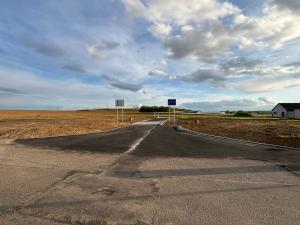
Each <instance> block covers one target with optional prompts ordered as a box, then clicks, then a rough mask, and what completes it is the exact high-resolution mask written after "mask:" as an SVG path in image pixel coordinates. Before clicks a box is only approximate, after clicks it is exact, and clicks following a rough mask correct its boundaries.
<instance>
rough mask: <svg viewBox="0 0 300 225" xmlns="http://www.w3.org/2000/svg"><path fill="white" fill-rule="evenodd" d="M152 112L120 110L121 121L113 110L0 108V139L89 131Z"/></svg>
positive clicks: (150, 115)
mask: <svg viewBox="0 0 300 225" xmlns="http://www.w3.org/2000/svg"><path fill="white" fill-rule="evenodd" d="M152 115H153V114H147V113H139V112H138V111H136V110H125V111H124V123H117V122H116V111H115V110H94V111H42V110H40V111H39V110H33V111H31V110H0V139H18V138H34V137H48V136H64V135H73V134H84V133H93V132H99V131H103V130H108V129H111V128H114V127H117V126H122V125H126V124H129V123H130V121H129V118H130V117H132V119H133V122H136V121H141V120H145V119H148V118H151V117H152Z"/></svg>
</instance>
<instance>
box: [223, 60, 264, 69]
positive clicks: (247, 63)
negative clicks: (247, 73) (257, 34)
mask: <svg viewBox="0 0 300 225" xmlns="http://www.w3.org/2000/svg"><path fill="white" fill-rule="evenodd" d="M262 63H263V61H262V60H259V59H251V58H247V57H235V58H232V59H230V60H228V61H227V62H226V63H224V64H221V68H222V69H224V70H230V69H244V70H249V69H253V68H255V67H257V66H258V65H261V64H262Z"/></svg>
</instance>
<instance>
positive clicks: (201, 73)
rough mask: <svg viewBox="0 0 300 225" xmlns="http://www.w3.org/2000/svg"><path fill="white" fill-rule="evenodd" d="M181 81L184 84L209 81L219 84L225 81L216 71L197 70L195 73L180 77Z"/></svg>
mask: <svg viewBox="0 0 300 225" xmlns="http://www.w3.org/2000/svg"><path fill="white" fill-rule="evenodd" d="M182 80H183V81H185V82H195V83H199V82H204V81H210V82H213V83H220V82H222V81H225V80H226V77H225V75H224V74H222V73H220V71H219V70H217V69H198V70H196V71H195V72H193V73H191V74H189V75H187V76H184V77H182Z"/></svg>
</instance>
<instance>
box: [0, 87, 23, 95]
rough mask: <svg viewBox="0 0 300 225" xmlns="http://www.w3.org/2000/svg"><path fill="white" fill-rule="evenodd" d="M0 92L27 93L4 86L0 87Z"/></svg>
mask: <svg viewBox="0 0 300 225" xmlns="http://www.w3.org/2000/svg"><path fill="white" fill-rule="evenodd" d="M0 92H4V93H8V94H27V93H26V92H24V91H21V90H18V89H14V88H6V87H0Z"/></svg>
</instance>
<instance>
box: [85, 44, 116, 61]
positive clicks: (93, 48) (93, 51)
mask: <svg viewBox="0 0 300 225" xmlns="http://www.w3.org/2000/svg"><path fill="white" fill-rule="evenodd" d="M119 45H120V44H119V43H117V42H114V41H103V42H101V43H98V44H89V45H87V47H86V51H87V52H88V53H89V54H90V55H91V56H93V57H95V58H98V59H102V58H105V57H106V56H107V51H110V50H113V49H115V48H117V47H118V46H119Z"/></svg>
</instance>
